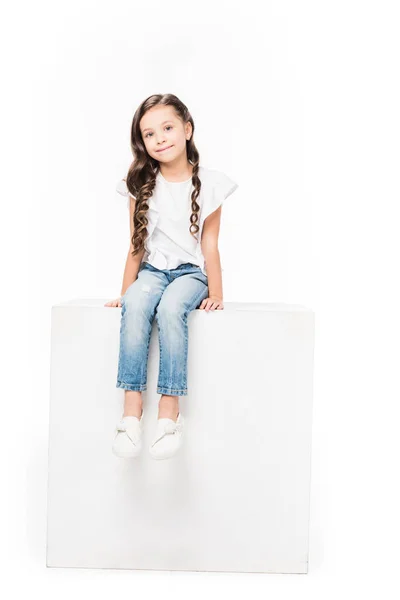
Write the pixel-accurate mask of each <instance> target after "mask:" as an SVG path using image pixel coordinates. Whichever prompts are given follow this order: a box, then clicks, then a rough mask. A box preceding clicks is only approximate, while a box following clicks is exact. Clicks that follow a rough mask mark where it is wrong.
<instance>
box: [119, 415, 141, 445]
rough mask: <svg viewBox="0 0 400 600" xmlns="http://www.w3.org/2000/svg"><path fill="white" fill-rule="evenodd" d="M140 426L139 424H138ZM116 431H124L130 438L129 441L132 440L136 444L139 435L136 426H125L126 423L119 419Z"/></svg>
mask: <svg viewBox="0 0 400 600" xmlns="http://www.w3.org/2000/svg"><path fill="white" fill-rule="evenodd" d="M139 427H140V425H139ZM116 429H117V432H119V431H122V432H124V433H126V435H127V436H128V438H129V439H130V440H131V442H133V443H134V444H137V443H138V441H139V435H140V432H139V431H138V428H136V427H135V426H134V425H133V426H130V427H129V428H128V427H127V425H126V423H124V422H123V421H121V422H120V423H119V424H118V425H117V428H116Z"/></svg>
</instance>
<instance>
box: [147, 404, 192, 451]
mask: <svg viewBox="0 0 400 600" xmlns="http://www.w3.org/2000/svg"><path fill="white" fill-rule="evenodd" d="M183 422H184V420H183V417H182V415H181V413H179V414H178V418H177V420H176V421H174V420H173V419H168V418H166V417H164V418H161V419H157V429H156V435H155V437H154V439H153V442H152V444H151V445H150V447H149V454H150V456H151V457H152V458H158V459H160V458H171V456H173V455H174V454H175V453H176V452H177V451H178V449H179V448H180V446H181V444H182V432H183Z"/></svg>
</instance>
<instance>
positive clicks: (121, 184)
mask: <svg viewBox="0 0 400 600" xmlns="http://www.w3.org/2000/svg"><path fill="white" fill-rule="evenodd" d="M116 191H117V192H118V194H121V196H126V205H127V207H128V208H129V207H130V199H131V198H133V199H135V196H132V194H131V193H130V191H129V190H128V186H127V185H126V181H125V179H121V180H120V181H118V183H117V187H116Z"/></svg>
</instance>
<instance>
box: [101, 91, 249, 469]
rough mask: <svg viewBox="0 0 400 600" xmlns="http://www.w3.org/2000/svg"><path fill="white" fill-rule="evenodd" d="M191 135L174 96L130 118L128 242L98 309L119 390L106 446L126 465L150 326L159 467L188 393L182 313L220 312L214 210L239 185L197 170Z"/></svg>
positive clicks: (138, 425) (124, 185)
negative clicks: (115, 317)
mask: <svg viewBox="0 0 400 600" xmlns="http://www.w3.org/2000/svg"><path fill="white" fill-rule="evenodd" d="M193 133H194V122H193V119H192V117H191V115H190V113H189V111H188V109H187V108H186V106H185V105H184V104H183V103H182V102H181V101H180V100H179V99H178V98H177V97H176V96H174V95H172V94H165V95H162V94H157V95H153V96H150V97H149V98H147V99H146V100H145V101H144V102H142V104H141V105H140V106H139V108H138V109H137V111H136V113H135V115H134V117H133V122H132V128H131V147H132V152H133V155H134V162H133V163H132V165H131V167H130V169H129V172H128V174H127V177H126V180H125V179H124V180H122V181H120V182H119V184H118V186H117V191H118V192H119V193H120V194H122V195H124V196H126V197H127V202H128V208H129V223H130V234H131V244H130V248H129V252H128V257H127V260H126V265H125V272H124V278H123V284H122V291H121V297H120V298H118V299H117V300H113V301H110V302H107V303H106V304H105V306H114V307H121V328H120V352H119V361H118V375H117V384H116V387H117V388H122V389H124V390H125V402H124V414H123V417H122V419H121V421H120V423H119V424H118V425H117V434H116V436H115V439H114V443H113V452H114V454H116V455H117V456H120V457H134V456H137V455H138V454H139V452H140V450H141V434H142V425H143V423H142V419H143V408H142V391H144V390H146V389H147V383H146V382H147V359H148V352H149V344H150V334H151V330H152V323H153V319H154V318H156V321H157V327H158V333H159V342H160V367H159V376H158V387H157V393H159V394H161V398H160V402H159V407H158V421H157V430H156V435H155V437H154V440H153V443H152V444H151V446H150V448H149V453H150V455H151V456H152V457H153V458H158V459H162V458H169V457H171V456H173V455H174V454H175V453H176V451H177V450H178V448H179V447H180V445H181V437H182V428H183V417H182V415H181V413H180V412H179V402H178V401H179V396H186V395H187V393H188V388H187V354H188V326H187V316H188V313H189V312H190V311H192V310H195V309H197V308H199V309H200V310H205V311H206V312H208V311H209V310H211V311H213V310H222V309H223V308H224V305H223V299H222V276H221V263H220V256H219V250H218V234H219V228H220V218H221V205H222V203H223V201H224V200H225V198H227V197H228V196H229V195H230V194H231V193H232V192H233V191H234V190H235V189H236V188H237V187H238V186H237V184H236V183H235V182H234V181H232V180H231V179H230V178H229V177H228V176H227V175H225V174H224V173H222V172H221V171H216V170H213V169H208V168H205V167H202V166H200V164H199V153H198V150H197V148H196V146H195V143H194V140H193Z"/></svg>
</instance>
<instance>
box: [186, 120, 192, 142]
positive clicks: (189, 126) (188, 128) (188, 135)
mask: <svg viewBox="0 0 400 600" xmlns="http://www.w3.org/2000/svg"><path fill="white" fill-rule="evenodd" d="M192 133H193V129H192V124H191V123H190V121H188V122H187V123H186V125H185V134H186V139H187V141H189V140H190V138H191V137H192Z"/></svg>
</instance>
